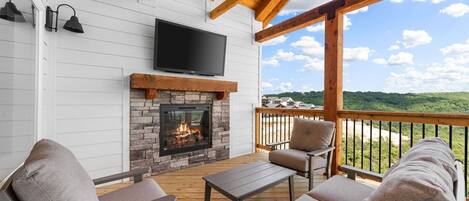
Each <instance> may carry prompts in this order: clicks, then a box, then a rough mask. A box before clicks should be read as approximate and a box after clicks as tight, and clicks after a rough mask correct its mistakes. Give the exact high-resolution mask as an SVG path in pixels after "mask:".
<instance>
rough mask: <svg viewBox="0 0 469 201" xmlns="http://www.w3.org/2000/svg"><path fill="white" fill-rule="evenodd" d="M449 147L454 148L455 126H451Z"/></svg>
mask: <svg viewBox="0 0 469 201" xmlns="http://www.w3.org/2000/svg"><path fill="white" fill-rule="evenodd" d="M449 147H450V148H451V149H453V126H451V125H450V126H449Z"/></svg>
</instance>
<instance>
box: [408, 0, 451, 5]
mask: <svg viewBox="0 0 469 201" xmlns="http://www.w3.org/2000/svg"><path fill="white" fill-rule="evenodd" d="M412 1H414V2H427V1H430V2H431V3H432V4H439V3H441V2H443V1H445V0H412Z"/></svg>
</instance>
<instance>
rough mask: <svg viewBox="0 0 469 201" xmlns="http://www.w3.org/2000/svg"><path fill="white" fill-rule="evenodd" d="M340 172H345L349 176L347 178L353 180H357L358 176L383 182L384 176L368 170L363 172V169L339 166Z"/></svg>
mask: <svg viewBox="0 0 469 201" xmlns="http://www.w3.org/2000/svg"><path fill="white" fill-rule="evenodd" d="M339 170H340V171H343V172H345V173H346V174H347V177H348V178H349V179H352V180H355V179H356V176H357V175H358V176H360V177H362V178H364V179H371V180H373V181H377V182H381V181H383V175H382V174H378V173H375V172H371V171H368V170H363V169H359V168H356V167H352V166H348V165H341V166H339Z"/></svg>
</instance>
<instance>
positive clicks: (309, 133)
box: [290, 118, 335, 152]
mask: <svg viewBox="0 0 469 201" xmlns="http://www.w3.org/2000/svg"><path fill="white" fill-rule="evenodd" d="M334 130H335V123H334V122H329V121H316V120H308V119H300V118H295V119H294V121H293V130H292V136H291V140H290V148H292V149H299V150H303V151H308V152H309V151H315V150H320V149H325V148H327V147H328V146H329V145H330V144H331V140H332V135H333V134H334Z"/></svg>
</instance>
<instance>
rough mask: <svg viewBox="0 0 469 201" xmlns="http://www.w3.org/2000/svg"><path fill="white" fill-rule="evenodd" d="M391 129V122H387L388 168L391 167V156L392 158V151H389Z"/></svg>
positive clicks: (390, 146) (390, 147)
mask: <svg viewBox="0 0 469 201" xmlns="http://www.w3.org/2000/svg"><path fill="white" fill-rule="evenodd" d="M391 130H392V122H389V138H388V143H389V146H388V149H389V150H388V168H390V167H391V158H392V152H391V149H392V144H391V137H392V136H391V132H392V131H391Z"/></svg>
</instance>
